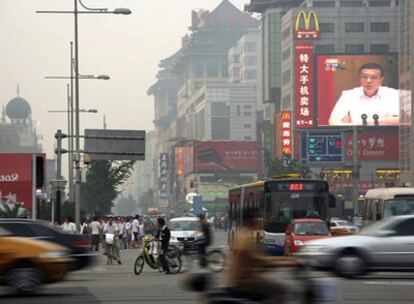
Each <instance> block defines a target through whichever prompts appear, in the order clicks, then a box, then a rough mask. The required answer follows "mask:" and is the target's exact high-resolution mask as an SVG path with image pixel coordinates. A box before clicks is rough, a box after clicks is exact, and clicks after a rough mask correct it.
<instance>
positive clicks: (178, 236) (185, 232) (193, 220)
mask: <svg viewBox="0 0 414 304" xmlns="http://www.w3.org/2000/svg"><path fill="white" fill-rule="evenodd" d="M199 223H200V220H199V219H198V217H195V216H184V217H176V218H172V219H171V220H170V230H171V239H170V243H172V244H174V243H179V242H183V241H194V240H196V239H198V238H201V237H202V236H203V234H202V233H201V232H200V231H199V230H198V227H199V226H200V224H199Z"/></svg>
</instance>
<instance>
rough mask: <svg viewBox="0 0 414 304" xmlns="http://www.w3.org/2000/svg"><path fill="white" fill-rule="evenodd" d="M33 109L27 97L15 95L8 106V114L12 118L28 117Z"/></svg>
mask: <svg viewBox="0 0 414 304" xmlns="http://www.w3.org/2000/svg"><path fill="white" fill-rule="evenodd" d="M31 111H32V109H31V107H30V104H29V103H28V102H27V100H26V99H24V98H21V97H15V98H13V99H12V100H10V101H9V103H8V104H7V106H6V114H7V116H8V117H9V118H10V119H27V118H28V117H29V114H30V113H31Z"/></svg>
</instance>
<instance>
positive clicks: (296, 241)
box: [293, 240, 304, 246]
mask: <svg viewBox="0 0 414 304" xmlns="http://www.w3.org/2000/svg"><path fill="white" fill-rule="evenodd" d="M293 243H294V244H295V246H303V245H304V244H303V243H302V241H299V240H295V241H294V242H293Z"/></svg>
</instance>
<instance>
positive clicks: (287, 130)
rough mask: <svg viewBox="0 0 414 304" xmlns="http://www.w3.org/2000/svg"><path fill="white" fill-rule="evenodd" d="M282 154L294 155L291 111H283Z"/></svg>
mask: <svg viewBox="0 0 414 304" xmlns="http://www.w3.org/2000/svg"><path fill="white" fill-rule="evenodd" d="M281 118H282V119H281V123H282V134H281V135H282V136H281V138H282V155H283V156H291V155H292V115H291V112H282V117H281Z"/></svg>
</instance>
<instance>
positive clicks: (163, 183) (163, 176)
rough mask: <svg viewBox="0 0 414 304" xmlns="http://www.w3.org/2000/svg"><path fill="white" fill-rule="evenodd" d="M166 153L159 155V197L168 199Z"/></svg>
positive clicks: (167, 163) (167, 161)
mask: <svg viewBox="0 0 414 304" xmlns="http://www.w3.org/2000/svg"><path fill="white" fill-rule="evenodd" d="M169 167H170V166H169V159H168V153H160V197H162V198H166V197H168V174H169V172H168V171H169Z"/></svg>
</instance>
